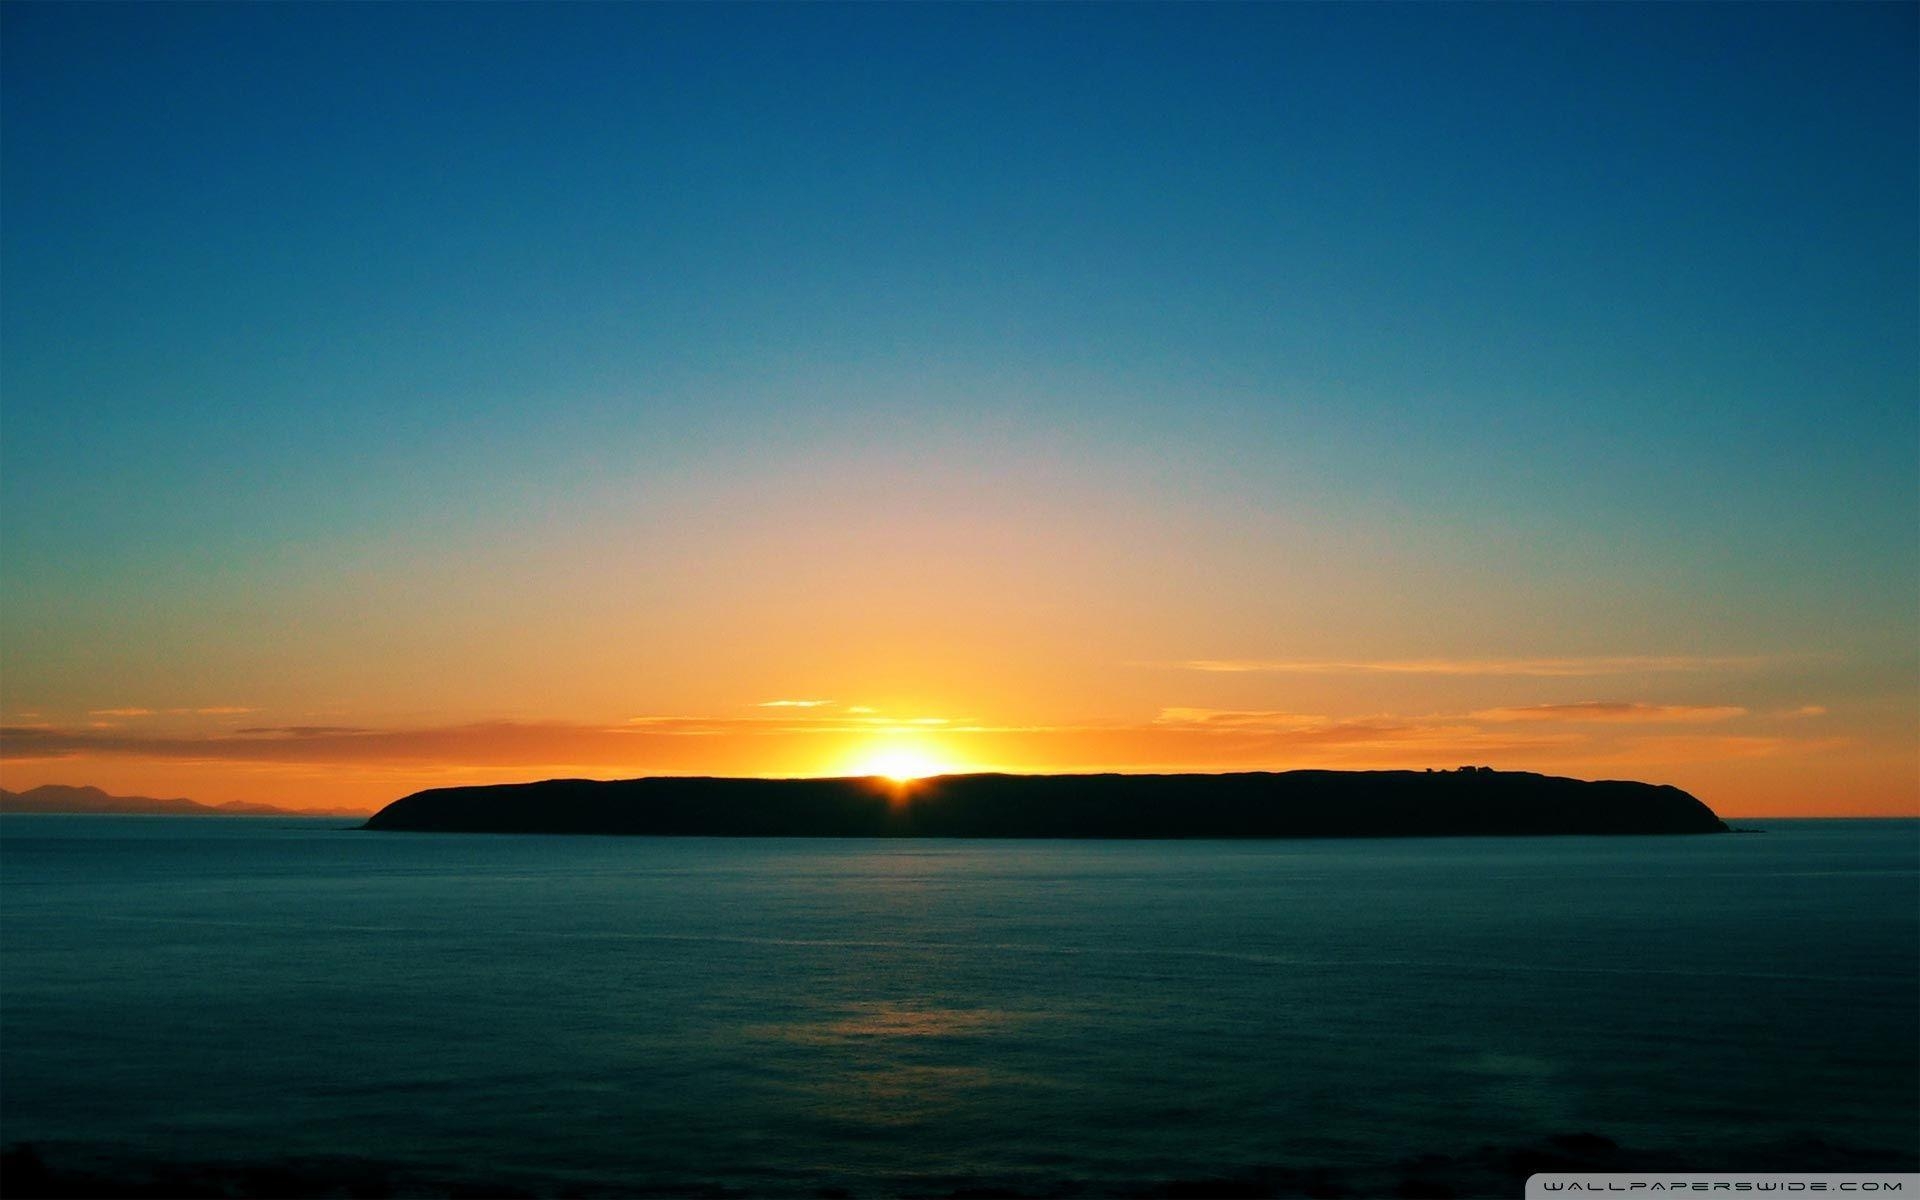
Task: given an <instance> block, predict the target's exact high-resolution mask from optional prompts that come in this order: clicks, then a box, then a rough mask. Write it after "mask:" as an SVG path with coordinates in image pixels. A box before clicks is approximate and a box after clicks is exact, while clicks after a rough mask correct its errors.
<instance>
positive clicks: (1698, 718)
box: [1472, 700, 1747, 724]
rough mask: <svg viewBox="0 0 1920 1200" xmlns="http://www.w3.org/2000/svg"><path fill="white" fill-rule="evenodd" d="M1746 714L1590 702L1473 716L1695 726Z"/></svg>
mask: <svg viewBox="0 0 1920 1200" xmlns="http://www.w3.org/2000/svg"><path fill="white" fill-rule="evenodd" d="M1746 715H1747V710H1746V709H1744V708H1741V707H1739V706H1738V705H1733V704H1638V703H1617V702H1609V701H1600V700H1589V701H1585V702H1583V703H1579V704H1526V705H1521V706H1518V707H1514V708H1485V709H1481V710H1479V711H1478V712H1475V713H1473V714H1472V716H1473V718H1474V719H1475V720H1477V721H1494V722H1503V721H1604V722H1628V723H1635V724H1640V723H1680V724H1695V723H1701V722H1709V721H1729V720H1732V719H1733V718H1734V717H1744V716H1746Z"/></svg>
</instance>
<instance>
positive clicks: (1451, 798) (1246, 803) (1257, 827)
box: [366, 767, 1727, 838]
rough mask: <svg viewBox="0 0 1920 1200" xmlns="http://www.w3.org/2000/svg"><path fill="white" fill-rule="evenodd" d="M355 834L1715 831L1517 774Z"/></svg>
mask: <svg viewBox="0 0 1920 1200" xmlns="http://www.w3.org/2000/svg"><path fill="white" fill-rule="evenodd" d="M366 827H367V828H368V829H382V830H413V831H431V832H441V833H621V834H647V835H654V836H695V837H980V838H1276V837H1442V836H1476V837H1477V836H1488V835H1537V834H1634V833H1725V832H1726V831H1727V827H1726V825H1725V824H1724V823H1723V822H1722V821H1721V820H1720V818H1718V817H1716V816H1715V815H1714V814H1713V810H1711V809H1709V808H1708V807H1707V806H1706V805H1704V804H1702V803H1700V801H1698V800H1696V799H1694V798H1693V797H1692V796H1690V795H1688V794H1687V793H1686V792H1683V791H1681V790H1680V789H1679V788H1675V787H1668V786H1665V785H1655V784H1648V783H1631V782H1624V781H1612V780H1610V781H1604V782H1597V783H1590V782H1586V781H1584V780H1579V779H1562V778H1558V777H1555V776H1550V775H1535V774H1531V773H1528V772H1519V771H1493V770H1489V769H1487V768H1484V767H1466V768H1462V769H1461V770H1458V771H1285V772H1280V773H1272V772H1249V773H1243V774H1232V775H940V776H934V777H930V778H927V779H918V780H914V781H912V782H909V783H894V782H892V781H889V780H885V779H876V778H853V779H706V778H655V779H626V780H615V781H597V780H590V779H553V780H547V781H546V782H543V783H516V784H502V785H497V786H491V787H466V788H436V789H434V790H432V791H425V792H415V793H414V794H413V795H411V796H407V797H404V798H403V799H400V800H396V801H394V802H393V803H392V804H389V805H387V806H386V807H385V808H383V809H381V810H380V811H379V812H377V813H375V814H374V815H373V817H372V818H371V819H370V820H368V821H367V824H366Z"/></svg>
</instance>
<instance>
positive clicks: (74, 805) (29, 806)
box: [0, 783, 360, 817]
mask: <svg viewBox="0 0 1920 1200" xmlns="http://www.w3.org/2000/svg"><path fill="white" fill-rule="evenodd" d="M0 813H111V814H118V815H122V816H175V817H357V816H359V815H360V814H359V813H357V812H353V811H351V810H345V809H328V810H325V811H309V810H306V809H292V808H278V807H276V806H274V805H271V804H255V803H251V802H249V801H246V800H229V801H227V802H226V803H225V804H201V803H200V802H199V801H197V800H183V799H178V798H175V799H171V800H156V799H154V798H153V797H152V796H113V795H109V794H107V793H106V792H103V791H101V790H100V789H99V788H97V787H69V786H67V785H66V784H60V783H47V784H42V785H41V786H39V787H37V788H29V789H27V790H26V791H24V792H9V791H7V790H6V789H5V788H0Z"/></svg>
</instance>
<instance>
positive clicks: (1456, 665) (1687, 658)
mask: <svg viewBox="0 0 1920 1200" xmlns="http://www.w3.org/2000/svg"><path fill="white" fill-rule="evenodd" d="M1763 661H1765V660H1763V659H1759V658H1751V657H1701V656H1694V655H1626V656H1613V657H1597V658H1458V659H1454V658H1424V659H1381V660H1352V661H1340V660H1335V661H1322V660H1311V659H1262V658H1226V659H1220V658H1196V659H1188V660H1187V661H1185V662H1179V663H1172V664H1169V665H1171V666H1174V667H1177V668H1180V669H1182V670H1187V671H1206V672H1211V673H1215V674H1246V673H1268V674H1288V675H1337V674H1351V673H1378V674H1387V675H1514V676H1532V677H1537V678H1582V677H1587V676H1599V675H1637V674H1644V673H1650V672H1666V671H1714V670H1731V669H1738V668H1744V667H1753V666H1757V665H1759V664H1760V663H1761V662H1763Z"/></svg>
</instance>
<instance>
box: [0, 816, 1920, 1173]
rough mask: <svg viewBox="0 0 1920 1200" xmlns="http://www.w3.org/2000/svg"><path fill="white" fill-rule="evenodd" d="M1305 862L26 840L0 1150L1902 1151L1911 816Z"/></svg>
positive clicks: (1192, 1159)
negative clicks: (1601, 1144) (1546, 1142)
mask: <svg viewBox="0 0 1920 1200" xmlns="http://www.w3.org/2000/svg"><path fill="white" fill-rule="evenodd" d="M1750 824H1753V825H1755V826H1757V827H1762V828H1764V829H1765V830H1766V832H1765V834H1764V835H1752V836H1737V835H1736V836H1722V837H1669V838H1605V839H1601V838H1542V839H1486V840H1482V839H1448V840H1385V841H1366V842H1361V841H1306V842H1175V843H1166V842H1161V843H1113V842H1071V843H1056V842H855V841H833V840H820V841H814V840H765V841H762V840H709V839H613V838H606V839H599V838H568V837H506V836H479V835H464V836H439V835H424V834H376V833H367V832H360V831H354V830H350V829H346V828H344V827H343V823H342V822H338V821H305V820H261V819H254V820H238V819H213V818H203V819H193V818H185V819H182V818H112V817H8V818H4V819H0V1140H4V1141H5V1142H8V1143H19V1142H33V1143H37V1144H39V1145H41V1146H42V1147H46V1148H52V1149H53V1150H59V1149H60V1148H62V1147H66V1148H75V1147H78V1148H82V1149H85V1148H94V1149H97V1150H101V1151H102V1152H111V1153H116V1154H120V1155H123V1156H131V1157H133V1158H143V1157H144V1158H147V1159H150V1160H153V1161H215V1160H223V1161H246V1160H252V1159H261V1158H288V1157H299V1156H308V1155H337V1154H348V1155H354V1156H359V1157H364V1158H370V1159H376V1160H380V1161H383V1162H388V1163H394V1164H400V1165H402V1166H404V1167H407V1168H409V1169H412V1168H417V1169H419V1170H420V1171H422V1172H426V1173H428V1174H430V1175H433V1176H435V1177H439V1178H466V1179H473V1180H478V1181H491V1182H492V1183H496V1184H498V1183H501V1182H504V1181H515V1186H521V1187H527V1188H531V1189H533V1190H565V1189H567V1188H570V1187H574V1188H586V1189H588V1190H591V1189H592V1188H594V1187H603V1188H612V1189H616V1190H617V1189H621V1188H635V1187H642V1186H648V1187H659V1188H662V1189H666V1190H674V1189H678V1188H686V1187H693V1186H696V1185H719V1186H725V1187H735V1188H741V1189H745V1190H748V1191H752V1192H756V1193H759V1192H788V1193H795V1194H813V1193H815V1192H816V1191H818V1190H820V1189H823V1188H844V1189H847V1190H849V1191H851V1192H853V1193H854V1194H856V1195H859V1194H870V1193H881V1192H896V1191H913V1190H928V1191H935V1192H937V1191H941V1190H951V1189H953V1188H958V1187H968V1186H1001V1187H1005V1186H1013V1187H1023V1188H1033V1189H1045V1188H1048V1187H1062V1186H1081V1187H1088V1188H1096V1189H1097V1188H1098V1187H1099V1186H1100V1185H1101V1184H1102V1183H1107V1184H1113V1183H1116V1182H1123V1181H1140V1180H1168V1179H1191V1178H1200V1177H1230V1176H1234V1175H1236V1174H1240V1173H1246V1172H1257V1171H1261V1170H1269V1169H1272V1168H1274V1167H1276V1166H1286V1167H1291V1168H1305V1167H1319V1166H1325V1167H1327V1168H1329V1169H1333V1170H1344V1169H1350V1168H1354V1167H1363V1166H1367V1165H1377V1164H1380V1163H1383V1162H1390V1161H1394V1160H1399V1159H1405V1158H1409V1157H1412V1156H1418V1155H1422V1154H1439V1155H1449V1154H1456V1153H1461V1152H1463V1150H1467V1149H1471V1148H1473V1147H1476V1146H1481V1145H1483V1144H1494V1145H1511V1144H1520V1143H1524V1142H1527V1141H1529V1140H1531V1139H1538V1138H1543V1137H1548V1136H1551V1135H1555V1134H1565V1133H1572V1132H1591V1133H1597V1134H1600V1135H1603V1136H1605V1137H1608V1138H1611V1139H1614V1140H1615V1141H1617V1142H1619V1143H1620V1144H1621V1145H1623V1146H1626V1147H1630V1148H1634V1149H1636V1150H1645V1151H1648V1152H1650V1153H1651V1152H1662V1153H1669V1154H1683V1155H1686V1156H1688V1160H1689V1161H1692V1162H1696V1163H1698V1164H1699V1166H1700V1167H1701V1168H1702V1169H1706V1168H1714V1167H1731V1168H1740V1167H1745V1166H1748V1165H1749V1164H1751V1163H1752V1162H1753V1161H1754V1158H1753V1156H1754V1155H1756V1154H1758V1153H1760V1152H1761V1150H1762V1149H1763V1148H1765V1147H1769V1146H1771V1147H1775V1148H1778V1147H1781V1146H1794V1145H1803V1144H1824V1145H1825V1146H1826V1147H1828V1148H1837V1149H1838V1151H1839V1152H1841V1153H1843V1154H1845V1153H1853V1152H1856V1151H1857V1152H1859V1153H1861V1154H1868V1153H1872V1154H1877V1155H1881V1156H1887V1155H1892V1156H1894V1157H1895V1158H1897V1159H1898V1160H1899V1161H1900V1162H1901V1163H1902V1164H1904V1167H1905V1169H1908V1170H1912V1169H1915V1166H1914V1164H1915V1163H1916V1162H1920V1133H1917V1132H1916V1129H1920V825H1917V824H1916V823H1914V822H1751V823H1750Z"/></svg>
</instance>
